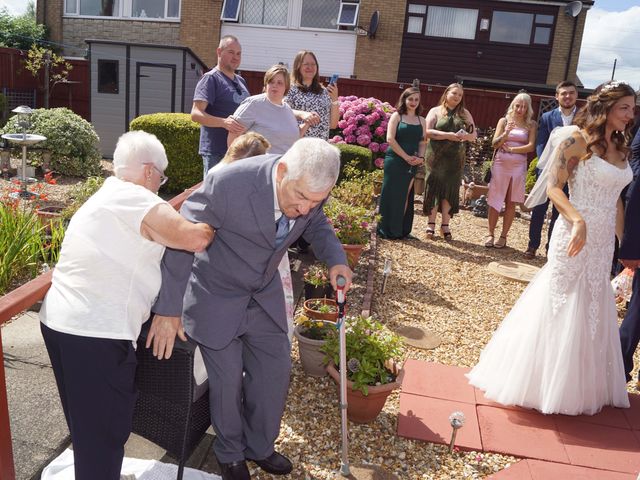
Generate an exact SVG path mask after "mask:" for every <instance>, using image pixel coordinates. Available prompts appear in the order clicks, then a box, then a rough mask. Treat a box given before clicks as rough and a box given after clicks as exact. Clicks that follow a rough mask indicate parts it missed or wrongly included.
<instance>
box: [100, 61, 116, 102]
mask: <svg viewBox="0 0 640 480" xmlns="http://www.w3.org/2000/svg"><path fill="white" fill-rule="evenodd" d="M118 82H119V78H118V61H117V60H98V93H116V94H117V93H118V90H119V88H118Z"/></svg>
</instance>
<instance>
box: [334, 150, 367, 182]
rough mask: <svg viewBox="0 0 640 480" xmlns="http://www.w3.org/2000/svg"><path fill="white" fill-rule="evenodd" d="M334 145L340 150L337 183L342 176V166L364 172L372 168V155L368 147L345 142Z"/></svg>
mask: <svg viewBox="0 0 640 480" xmlns="http://www.w3.org/2000/svg"><path fill="white" fill-rule="evenodd" d="M335 146H336V147H338V149H339V150H340V176H339V177H338V183H340V182H341V181H342V179H343V178H344V176H345V174H344V168H345V167H346V166H347V165H351V166H353V167H355V168H357V169H358V170H362V171H365V172H368V171H371V170H373V156H372V153H371V150H369V149H368V148H365V147H360V146H358V145H349V144H346V143H336V144H335Z"/></svg>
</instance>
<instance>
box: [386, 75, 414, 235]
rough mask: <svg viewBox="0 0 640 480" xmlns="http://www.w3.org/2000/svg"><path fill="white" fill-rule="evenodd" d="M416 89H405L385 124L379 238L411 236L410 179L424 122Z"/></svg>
mask: <svg viewBox="0 0 640 480" xmlns="http://www.w3.org/2000/svg"><path fill="white" fill-rule="evenodd" d="M421 113H422V107H421V105H420V89H419V88H415V87H410V88H407V89H406V90H405V91H404V92H402V95H400V99H399V100H398V103H397V105H396V112H395V113H394V114H393V115H391V118H390V119H389V125H388V127H387V143H388V144H389V148H388V149H387V153H386V156H385V158H384V181H383V183H382V193H381V194H380V215H381V216H382V219H381V220H380V222H379V223H378V235H380V236H381V237H383V238H389V239H393V240H395V239H401V238H407V237H411V235H410V234H411V227H412V226H413V179H414V177H415V174H416V168H417V166H418V165H420V164H421V163H422V162H423V159H422V157H423V155H424V147H425V142H424V140H425V132H426V128H425V123H424V122H423V120H422V118H421V117H420V114H421Z"/></svg>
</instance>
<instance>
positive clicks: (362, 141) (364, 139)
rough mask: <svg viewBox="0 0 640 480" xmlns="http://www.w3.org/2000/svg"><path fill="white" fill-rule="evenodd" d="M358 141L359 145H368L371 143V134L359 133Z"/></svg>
mask: <svg viewBox="0 0 640 480" xmlns="http://www.w3.org/2000/svg"><path fill="white" fill-rule="evenodd" d="M356 141H357V142H358V145H362V146H363V147H366V146H367V145H369V144H370V143H371V137H370V136H369V135H358V138H357V139H356Z"/></svg>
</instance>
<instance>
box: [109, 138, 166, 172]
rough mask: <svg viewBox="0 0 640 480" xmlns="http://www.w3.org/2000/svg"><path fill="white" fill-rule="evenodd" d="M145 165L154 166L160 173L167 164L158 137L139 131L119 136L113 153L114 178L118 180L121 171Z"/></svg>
mask: <svg viewBox="0 0 640 480" xmlns="http://www.w3.org/2000/svg"><path fill="white" fill-rule="evenodd" d="M146 163H151V164H153V165H155V166H156V167H157V168H158V170H160V171H161V172H164V170H165V169H166V168H167V165H168V164H169V161H168V160H167V154H166V152H165V151H164V147H163V146H162V143H160V140H158V137H156V136H155V135H152V134H151V133H147V132H143V131H141V130H135V131H131V132H127V133H125V134H123V135H121V136H120V138H119V139H118V143H117V144H116V149H115V151H114V152H113V170H114V172H115V174H116V176H117V177H119V178H120V177H121V173H122V170H125V169H127V168H131V167H141V166H142V165H144V164H146Z"/></svg>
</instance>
